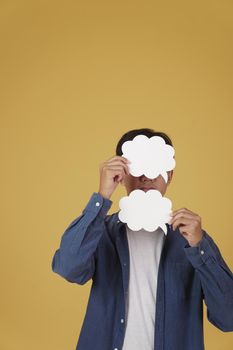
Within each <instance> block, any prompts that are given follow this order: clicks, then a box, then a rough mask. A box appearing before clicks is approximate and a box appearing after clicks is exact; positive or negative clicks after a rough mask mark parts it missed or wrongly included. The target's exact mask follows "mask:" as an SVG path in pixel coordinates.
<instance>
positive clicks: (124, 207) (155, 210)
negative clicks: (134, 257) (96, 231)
mask: <svg viewBox="0 0 233 350" xmlns="http://www.w3.org/2000/svg"><path fill="white" fill-rule="evenodd" d="M119 207H120V209H121V210H120V211H119V213H118V217H119V219H120V221H122V222H124V223H126V224H127V225H128V227H129V228H130V229H131V230H134V231H138V230H141V229H144V230H146V231H150V232H152V231H155V230H156V229H157V228H158V227H161V229H162V230H163V231H164V233H165V234H167V226H166V223H168V222H169V221H170V219H171V215H170V214H171V212H172V210H171V208H172V202H171V200H170V199H168V198H165V197H162V195H161V193H160V192H159V191H157V190H154V189H153V190H149V191H147V192H144V191H142V190H138V189H137V190H134V191H132V192H130V194H129V196H125V197H122V198H121V199H120V201H119Z"/></svg>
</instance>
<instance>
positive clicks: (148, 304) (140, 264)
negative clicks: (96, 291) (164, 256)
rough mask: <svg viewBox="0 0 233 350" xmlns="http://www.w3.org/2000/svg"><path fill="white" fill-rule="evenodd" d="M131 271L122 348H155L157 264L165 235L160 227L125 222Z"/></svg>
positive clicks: (151, 349)
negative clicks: (153, 228)
mask: <svg viewBox="0 0 233 350" xmlns="http://www.w3.org/2000/svg"><path fill="white" fill-rule="evenodd" d="M126 231H127V238H128V245H129V256H130V274H129V290H128V314H127V317H126V330H125V338H124V344H123V348H122V350H142V349H143V350H154V325H155V311H156V310H155V305H156V292H157V277H158V267H159V261H160V256H161V251H162V248H163V244H164V240H165V234H164V232H163V230H162V229H161V228H158V229H157V230H156V231H153V232H148V231H145V230H143V229H142V230H139V231H133V230H131V229H129V228H128V226H127V225H126Z"/></svg>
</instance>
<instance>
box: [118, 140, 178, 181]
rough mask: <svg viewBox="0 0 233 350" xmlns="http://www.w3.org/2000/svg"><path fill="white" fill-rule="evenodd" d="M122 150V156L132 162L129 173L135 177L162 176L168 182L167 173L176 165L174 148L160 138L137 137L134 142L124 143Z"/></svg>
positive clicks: (151, 177) (152, 177)
mask: <svg viewBox="0 0 233 350" xmlns="http://www.w3.org/2000/svg"><path fill="white" fill-rule="evenodd" d="M121 150H122V152H123V154H122V156H123V157H125V158H127V159H128V160H129V161H130V162H131V163H130V164H129V172H130V174H132V175H133V176H141V175H143V174H144V175H145V176H146V177H148V178H150V179H154V178H156V177H157V176H159V175H160V174H161V175H162V177H163V178H164V180H165V182H167V180H168V176H167V171H170V170H172V169H174V168H175V165H176V161H175V159H174V158H173V156H174V154H175V150H174V148H173V147H172V146H170V145H168V144H166V142H165V140H164V139H163V138H162V137H160V136H152V137H150V138H149V137H147V136H145V135H137V136H135V137H134V139H133V140H132V141H126V142H124V143H123V144H122V147H121Z"/></svg>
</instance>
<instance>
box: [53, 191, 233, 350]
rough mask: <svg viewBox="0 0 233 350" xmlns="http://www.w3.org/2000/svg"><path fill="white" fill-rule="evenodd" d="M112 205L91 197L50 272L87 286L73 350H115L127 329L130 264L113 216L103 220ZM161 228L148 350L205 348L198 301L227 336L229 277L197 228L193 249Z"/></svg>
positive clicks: (232, 319)
mask: <svg viewBox="0 0 233 350" xmlns="http://www.w3.org/2000/svg"><path fill="white" fill-rule="evenodd" d="M111 205H112V201H111V200H110V199H107V198H104V197H103V196H101V195H100V194H99V193H97V192H93V193H92V195H91V197H90V199H89V202H88V203H87V205H86V207H85V208H84V210H83V211H82V214H81V215H80V216H78V217H77V218H76V219H75V220H74V221H72V222H71V224H70V225H69V226H68V227H67V229H66V230H65V232H64V234H63V235H62V238H61V242H60V247H59V249H57V250H56V251H55V254H54V256H53V259H52V270H53V272H55V273H57V274H59V275H60V276H62V277H63V278H64V279H66V280H67V281H69V282H71V283H77V284H79V285H83V284H85V283H86V282H87V281H88V280H90V279H92V285H91V290H90V295H89V300H88V305H87V309H86V314H85V317H84V321H83V324H82V328H81V332H80V335H79V339H78V342H77V346H76V350H121V349H122V346H123V341H124V334H125V327H126V323H127V303H126V300H127V293H128V285H129V273H130V261H129V247H128V241H127V234H126V227H125V225H126V224H124V223H122V222H121V221H120V220H119V218H118V213H119V212H116V213H113V214H111V215H107V212H108V210H109V208H110V207H111ZM166 225H167V228H168V230H167V235H166V237H165V243H164V246H163V250H162V253H161V258H160V264H159V270H158V280H157V292H156V293H157V298H156V314H155V327H154V350H204V336H203V300H204V302H205V304H206V306H207V318H208V320H209V322H211V323H212V324H213V325H214V326H215V327H217V328H218V329H220V330H222V331H223V332H230V331H233V274H232V272H231V270H230V269H229V267H228V266H227V264H226V262H225V261H224V259H223V258H222V256H221V253H220V251H219V248H218V247H217V245H216V244H215V242H214V241H213V239H212V238H211V237H210V235H209V234H208V233H207V232H206V231H204V230H203V234H204V235H203V238H202V240H201V241H200V242H199V244H198V245H197V246H195V247H191V246H189V244H188V241H187V240H186V239H185V238H184V237H183V236H182V235H181V233H180V232H179V229H178V228H177V229H176V230H175V231H173V229H172V226H171V225H168V224H166Z"/></svg>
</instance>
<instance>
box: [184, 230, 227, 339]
mask: <svg viewBox="0 0 233 350" xmlns="http://www.w3.org/2000/svg"><path fill="white" fill-rule="evenodd" d="M184 251H185V254H186V256H187V258H188V260H189V261H190V262H191V264H192V265H193V267H194V268H195V269H196V270H197V272H198V274H199V278H200V281H201V286H202V290H203V294H204V301H205V304H206V306H207V318H208V320H209V321H210V322H211V323H212V324H213V325H214V326H216V327H217V328H219V329H220V330H222V331H224V332H230V331H233V274H232V272H231V270H230V268H229V267H228V265H227V264H226V262H225V261H224V259H223V257H222V255H221V252H220V250H219V248H218V246H217V245H216V243H215V242H214V240H213V239H212V238H211V237H210V235H209V234H208V233H207V232H206V231H204V230H203V237H202V239H201V241H200V242H199V243H198V245H197V246H194V247H190V246H189V244H188V243H187V244H186V245H185V246H184Z"/></svg>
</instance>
